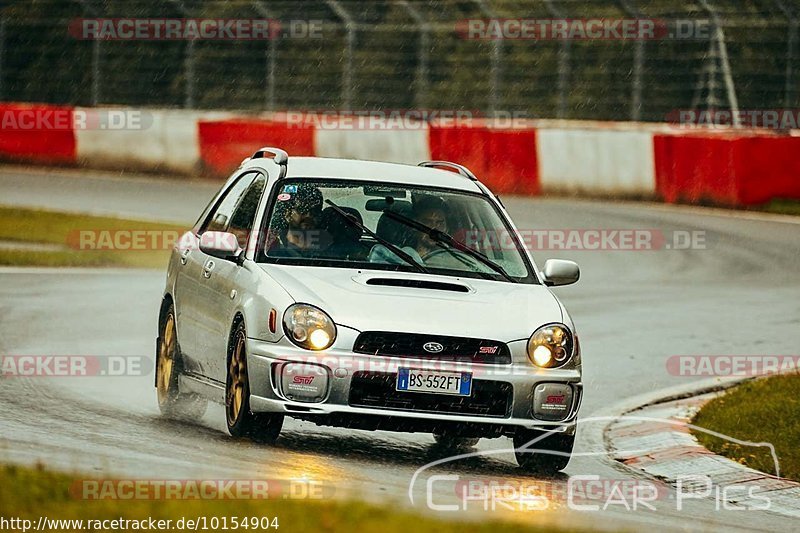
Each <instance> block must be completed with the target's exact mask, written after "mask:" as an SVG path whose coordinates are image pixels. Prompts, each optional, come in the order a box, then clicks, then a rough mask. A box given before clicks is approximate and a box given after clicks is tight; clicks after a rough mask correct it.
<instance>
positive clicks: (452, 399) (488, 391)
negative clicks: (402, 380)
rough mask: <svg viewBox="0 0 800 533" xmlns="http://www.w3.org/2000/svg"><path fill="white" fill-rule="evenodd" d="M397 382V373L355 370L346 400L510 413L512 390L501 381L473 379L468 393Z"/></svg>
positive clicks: (359, 403) (449, 410) (358, 404)
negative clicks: (415, 388)
mask: <svg viewBox="0 0 800 533" xmlns="http://www.w3.org/2000/svg"><path fill="white" fill-rule="evenodd" d="M396 382H397V374H384V373H381V372H366V371H359V372H356V373H355V374H353V379H352V381H351V384H350V399H349V402H348V403H349V404H350V405H351V406H353V407H377V408H380V409H395V410H398V411H417V412H428V413H452V414H457V415H469V416H486V417H497V418H501V417H508V416H510V414H511V404H512V395H513V391H514V389H513V387H512V386H511V384H510V383H506V382H504V381H484V380H474V381H473V382H472V395H471V396H454V395H447V394H433V393H428V392H405V391H398V390H395V383H396Z"/></svg>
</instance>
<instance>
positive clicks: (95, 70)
mask: <svg viewBox="0 0 800 533" xmlns="http://www.w3.org/2000/svg"><path fill="white" fill-rule="evenodd" d="M75 1H76V2H77V3H79V4H80V5H81V6H82V7H83V10H84V11H85V12H86V13H88V14H89V15H90V16H92V17H96V16H97V11H95V9H94V8H93V7H92V6H91V5H90V4H89V3H88V2H87V1H86V0H75ZM90 103H91V105H92V106H96V105H97V104H99V103H100V39H97V38H95V39H92V94H91V97H90Z"/></svg>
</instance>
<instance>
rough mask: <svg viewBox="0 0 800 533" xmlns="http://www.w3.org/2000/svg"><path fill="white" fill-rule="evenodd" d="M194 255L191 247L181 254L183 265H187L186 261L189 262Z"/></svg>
mask: <svg viewBox="0 0 800 533" xmlns="http://www.w3.org/2000/svg"><path fill="white" fill-rule="evenodd" d="M190 253H192V248H191V246H187V247H186V249H185V250H183V251H182V252H181V264H182V265H185V264H186V261H188V260H189V254H190Z"/></svg>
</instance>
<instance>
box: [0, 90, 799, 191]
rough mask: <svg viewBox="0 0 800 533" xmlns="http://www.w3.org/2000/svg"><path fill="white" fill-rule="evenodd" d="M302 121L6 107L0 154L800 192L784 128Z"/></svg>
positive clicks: (110, 163) (213, 167)
mask: <svg viewBox="0 0 800 533" xmlns="http://www.w3.org/2000/svg"><path fill="white" fill-rule="evenodd" d="M125 114H128V120H129V119H130V115H135V116H137V117H138V119H139V120H138V122H136V123H135V124H134V123H132V122H128V123H124V121H123V124H122V127H120V124H119V123H116V122H115V121H114V120H112V119H114V117H117V118H119V115H125ZM295 115H298V116H300V117H301V118H304V120H300V121H298V120H297V117H295ZM292 117H295V118H292ZM309 118H312V119H313V118H314V116H313V115H307V114H303V113H291V112H286V113H274V114H271V115H267V116H263V117H237V116H234V115H232V114H231V113H226V112H206V111H184V110H163V109H162V110H147V109H142V110H137V109H134V108H127V107H103V108H71V107H68V106H53V105H48V104H25V103H1V104H0V126H2V128H1V129H0V158H2V159H4V160H11V161H23V162H31V163H36V164H59V165H72V164H76V163H77V164H82V165H86V166H90V167H95V168H120V169H128V170H139V171H153V172H159V171H160V172H171V173H181V174H186V175H196V174H198V173H201V172H202V173H205V174H208V175H211V176H216V177H220V178H222V177H226V176H228V175H229V174H230V172H232V171H233V170H234V169H235V168H236V167H238V165H239V164H240V163H241V161H242V159H244V158H245V157H247V156H249V155H251V154H252V153H253V152H254V151H255V150H256V149H258V148H260V147H262V146H268V145H273V146H279V147H282V148H283V149H285V150H286V151H287V152H288V153H289V154H290V156H291V155H295V156H297V155H310V156H314V155H316V156H324V157H343V158H353V159H372V160H382V161H392V162H397V163H408V164H416V163H418V162H420V161H422V160H427V159H444V160H450V161H453V162H457V163H461V164H463V165H465V166H467V167H468V168H470V169H471V170H472V171H473V172H474V173H475V174H476V175H477V176H478V177H479V178H480V179H481V181H483V182H484V183H486V184H487V185H488V186H489V187H490V188H491V189H492V190H493V191H494V192H496V193H502V194H522V195H539V194H551V193H556V194H557V193H575V194H591V195H598V194H599V195H608V196H636V197H651V198H660V199H663V200H664V201H667V202H686V203H709V204H717V205H730V206H748V205H756V204H760V203H764V202H768V201H770V200H771V199H773V198H791V199H800V178H798V176H800V158H798V157H797V156H796V154H798V153H800V137H798V136H792V135H788V134H777V133H775V132H764V131H733V130H729V131H727V132H715V131H706V132H701V131H697V130H676V129H670V128H669V127H667V126H666V125H643V124H631V123H619V124H617V123H587V122H581V123H575V122H564V121H540V122H532V123H524V124H521V125H519V124H518V125H516V127H495V126H496V124H492V123H489V122H486V121H483V122H482V121H479V120H473V121H471V122H470V123H461V124H459V123H442V122H437V121H433V122H431V123H423V122H421V123H413V124H406V125H405V126H404V127H403V128H389V127H385V128H384V129H381V128H372V127H369V128H364V129H358V128H357V127H353V126H352V121H348V122H346V123H344V124H341V125H340V126H337V124H336V123H335V122H333V123H332V122H331V121H330V120H325V121H315V120H307V119H309ZM328 118H329V117H328ZM376 178H379V177H376Z"/></svg>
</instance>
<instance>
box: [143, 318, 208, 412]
mask: <svg viewBox="0 0 800 533" xmlns="http://www.w3.org/2000/svg"><path fill="white" fill-rule="evenodd" d="M158 339H159V341H158V350H157V353H156V397H157V398H158V408H159V410H160V411H161V414H162V415H164V416H166V417H168V418H175V419H179V420H186V421H191V422H196V421H198V420H200V419H201V418H202V417H203V415H204V414H205V412H206V408H207V407H208V401H207V400H206V399H205V398H202V397H200V396H198V395H196V394H186V393H181V391H180V388H179V378H180V375H181V372H182V370H183V362H182V360H181V350H180V345H179V344H178V329H177V323H176V321H175V306H174V305H173V304H170V306H169V309H167V312H166V314H164V316H163V318H162V319H161V323H160V324H159V337H158Z"/></svg>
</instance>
